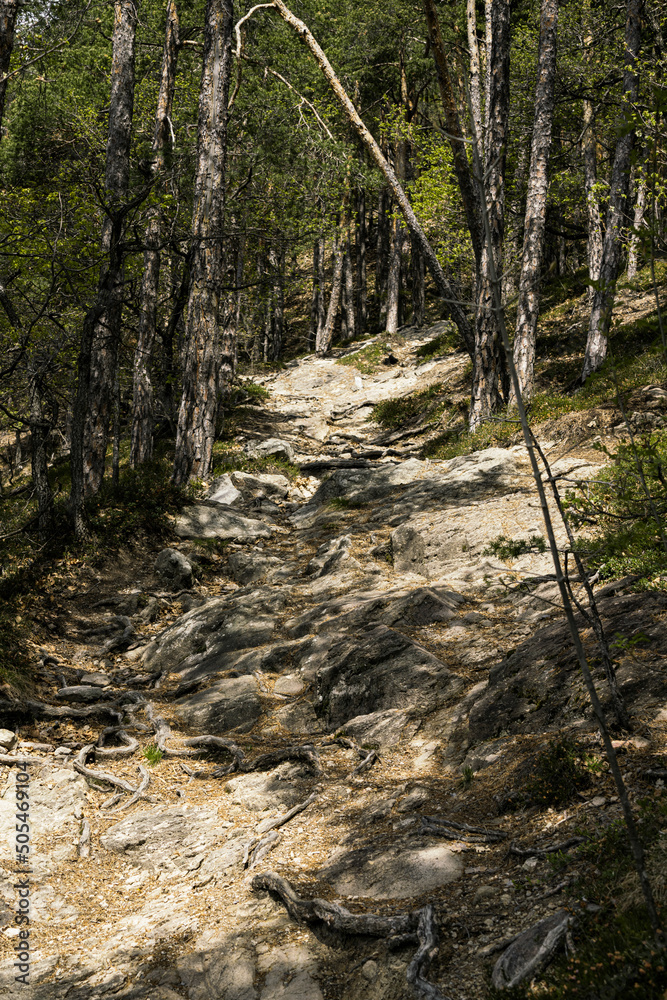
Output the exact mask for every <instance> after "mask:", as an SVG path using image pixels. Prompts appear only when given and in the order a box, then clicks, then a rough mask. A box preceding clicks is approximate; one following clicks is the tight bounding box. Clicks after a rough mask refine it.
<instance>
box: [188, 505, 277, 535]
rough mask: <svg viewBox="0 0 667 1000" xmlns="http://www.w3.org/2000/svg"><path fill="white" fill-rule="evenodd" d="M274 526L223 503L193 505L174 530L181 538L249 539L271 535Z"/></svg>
mask: <svg viewBox="0 0 667 1000" xmlns="http://www.w3.org/2000/svg"><path fill="white" fill-rule="evenodd" d="M271 530H272V529H271V528H270V527H269V526H268V525H266V524H265V523H264V522H263V521H257V520H255V519H254V518H249V517H243V516H242V515H241V514H237V513H235V512H232V511H231V510H229V509H227V508H225V507H223V506H222V504H211V505H210V506H207V505H206V504H201V503H199V504H193V505H192V507H186V508H185V509H184V510H183V511H182V512H181V513H180V514H179V516H178V517H177V518H176V523H175V524H174V531H175V532H176V534H177V535H178V536H179V537H180V538H220V539H223V540H228V541H237V542H248V541H253V540H254V539H255V538H269V537H270V535H271Z"/></svg>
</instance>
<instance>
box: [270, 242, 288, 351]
mask: <svg viewBox="0 0 667 1000" xmlns="http://www.w3.org/2000/svg"><path fill="white" fill-rule="evenodd" d="M284 257H285V255H284V252H283V251H281V253H280V254H278V252H277V251H276V250H275V249H273V248H272V249H271V250H269V265H270V267H271V271H272V274H273V294H272V309H271V310H270V315H271V344H270V347H269V356H270V359H271V361H280V355H281V353H282V349H283V325H284V314H285V293H284V282H283V266H284Z"/></svg>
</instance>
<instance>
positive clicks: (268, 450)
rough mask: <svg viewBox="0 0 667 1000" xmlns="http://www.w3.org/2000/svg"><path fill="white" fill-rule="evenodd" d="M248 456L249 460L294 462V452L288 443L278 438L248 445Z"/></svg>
mask: <svg viewBox="0 0 667 1000" xmlns="http://www.w3.org/2000/svg"><path fill="white" fill-rule="evenodd" d="M247 450H248V454H249V455H250V456H251V458H269V457H271V458H283V459H285V460H286V461H287V462H290V463H293V462H294V450H293V449H292V445H291V444H289V442H288V441H282V440H281V439H280V438H268V439H267V440H266V441H259V442H257V443H256V444H252V445H248V449H247Z"/></svg>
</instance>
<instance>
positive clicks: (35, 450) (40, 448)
mask: <svg viewBox="0 0 667 1000" xmlns="http://www.w3.org/2000/svg"><path fill="white" fill-rule="evenodd" d="M28 396H29V400H30V445H31V463H32V482H33V485H34V487H35V493H36V495H37V516H38V527H39V533H40V536H41V537H42V538H46V537H47V536H48V535H49V533H50V532H51V531H52V529H53V494H52V493H51V486H50V484H49V472H48V461H47V456H46V444H47V440H48V436H49V432H50V430H51V424H50V422H49V421H48V420H45V419H44V410H43V406H42V397H41V391H40V384H39V378H38V376H37V375H36V373H35V372H34V371H31V372H30V374H29V379H28Z"/></svg>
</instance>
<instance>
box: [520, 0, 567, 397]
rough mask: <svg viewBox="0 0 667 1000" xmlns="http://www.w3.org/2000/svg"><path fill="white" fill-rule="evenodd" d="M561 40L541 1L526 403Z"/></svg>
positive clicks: (527, 263) (523, 285) (553, 16)
mask: <svg viewBox="0 0 667 1000" xmlns="http://www.w3.org/2000/svg"><path fill="white" fill-rule="evenodd" d="M557 38H558V0H542V10H541V14H540V42H539V49H538V56H537V82H536V85H535V120H534V123H533V139H532V144H531V151H530V172H529V175H528V190H527V192H526V219H525V224H524V237H523V258H522V261H521V277H520V279H519V301H518V304H517V318H516V336H515V338H514V365H515V367H516V370H517V374H518V376H519V384H520V386H521V391H522V393H523V396H524V399H530V398H531V396H532V394H533V387H534V370H535V340H536V337H537V317H538V313H539V304H540V302H539V280H540V269H541V266H542V255H543V250H544V225H545V222H546V214H547V186H548V176H547V174H548V166H549V152H550V149H551V127H552V124H553V117H554V85H555V82H556V49H557Z"/></svg>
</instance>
